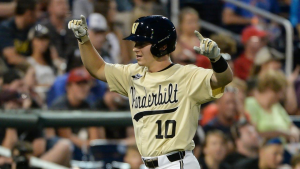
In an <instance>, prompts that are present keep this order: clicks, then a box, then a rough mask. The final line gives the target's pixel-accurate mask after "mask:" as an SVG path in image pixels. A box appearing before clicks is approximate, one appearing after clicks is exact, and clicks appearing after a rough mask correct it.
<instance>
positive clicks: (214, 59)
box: [209, 54, 221, 63]
mask: <svg viewBox="0 0 300 169" xmlns="http://www.w3.org/2000/svg"><path fill="white" fill-rule="evenodd" d="M220 58H221V54H220V55H219V56H218V57H216V58H213V59H211V58H209V60H210V62H211V63H215V62H217V61H218V60H219V59H220Z"/></svg>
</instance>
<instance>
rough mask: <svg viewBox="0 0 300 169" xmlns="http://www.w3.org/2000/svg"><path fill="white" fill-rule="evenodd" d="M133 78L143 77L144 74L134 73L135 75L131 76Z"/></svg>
mask: <svg viewBox="0 0 300 169" xmlns="http://www.w3.org/2000/svg"><path fill="white" fill-rule="evenodd" d="M131 77H132V78H133V80H138V79H140V78H141V77H143V76H142V75H140V74H136V75H133V76H131Z"/></svg>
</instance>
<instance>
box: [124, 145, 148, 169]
mask: <svg viewBox="0 0 300 169" xmlns="http://www.w3.org/2000/svg"><path fill="white" fill-rule="evenodd" d="M124 162H125V163H128V164H129V165H130V168H131V169H139V168H140V166H141V165H142V164H143V161H142V157H141V155H140V153H139V150H138V149H137V147H136V146H128V147H127V151H126V154H125V157H124Z"/></svg>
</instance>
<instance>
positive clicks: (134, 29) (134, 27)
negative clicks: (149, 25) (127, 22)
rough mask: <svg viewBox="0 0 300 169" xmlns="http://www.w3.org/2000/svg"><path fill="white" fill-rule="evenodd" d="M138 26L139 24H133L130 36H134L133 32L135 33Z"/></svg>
mask: <svg viewBox="0 0 300 169" xmlns="http://www.w3.org/2000/svg"><path fill="white" fill-rule="evenodd" d="M138 25H139V23H133V25H132V30H131V33H132V34H135V31H136V28H137V27H138Z"/></svg>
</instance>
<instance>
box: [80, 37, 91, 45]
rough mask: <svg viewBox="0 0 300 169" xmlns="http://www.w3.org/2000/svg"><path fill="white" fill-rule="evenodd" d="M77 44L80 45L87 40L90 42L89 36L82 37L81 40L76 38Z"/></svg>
mask: <svg viewBox="0 0 300 169" xmlns="http://www.w3.org/2000/svg"><path fill="white" fill-rule="evenodd" d="M77 40H78V42H79V43H80V44H81V45H82V44H84V43H85V42H87V41H88V40H90V38H89V36H88V35H84V36H83V37H81V38H77Z"/></svg>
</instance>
